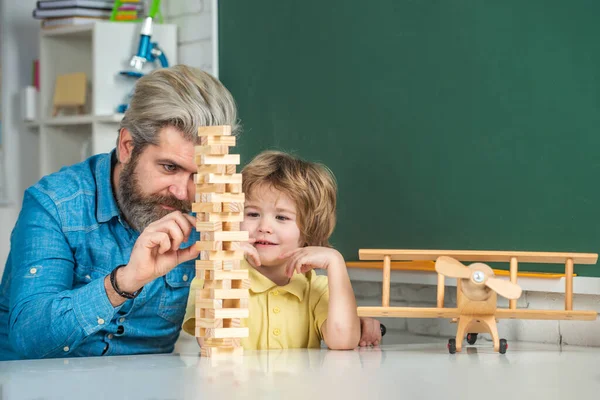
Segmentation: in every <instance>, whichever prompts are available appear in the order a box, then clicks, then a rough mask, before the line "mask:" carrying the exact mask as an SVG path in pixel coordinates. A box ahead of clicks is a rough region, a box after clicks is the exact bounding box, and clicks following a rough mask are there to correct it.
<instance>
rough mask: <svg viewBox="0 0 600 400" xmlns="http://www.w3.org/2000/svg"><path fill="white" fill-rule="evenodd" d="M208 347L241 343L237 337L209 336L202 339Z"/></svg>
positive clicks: (238, 344)
mask: <svg viewBox="0 0 600 400" xmlns="http://www.w3.org/2000/svg"><path fill="white" fill-rule="evenodd" d="M204 343H205V344H206V345H207V346H208V347H235V346H240V345H241V340H240V339H239V338H218V339H217V338H209V339H206V340H205V341H204Z"/></svg>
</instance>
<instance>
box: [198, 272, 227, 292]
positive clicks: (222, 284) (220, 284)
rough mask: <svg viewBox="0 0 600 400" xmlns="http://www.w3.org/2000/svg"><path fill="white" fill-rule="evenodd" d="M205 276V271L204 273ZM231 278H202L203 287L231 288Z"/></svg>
mask: <svg viewBox="0 0 600 400" xmlns="http://www.w3.org/2000/svg"><path fill="white" fill-rule="evenodd" d="M204 276H206V272H205V273H204ZM231 282H232V281H231V279H222V280H211V279H205V280H204V289H232V287H231Z"/></svg>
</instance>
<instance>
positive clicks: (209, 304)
mask: <svg viewBox="0 0 600 400" xmlns="http://www.w3.org/2000/svg"><path fill="white" fill-rule="evenodd" d="M202 308H206V309H215V308H223V300H216V299H199V298H198V297H197V296H196V310H198V309H202Z"/></svg>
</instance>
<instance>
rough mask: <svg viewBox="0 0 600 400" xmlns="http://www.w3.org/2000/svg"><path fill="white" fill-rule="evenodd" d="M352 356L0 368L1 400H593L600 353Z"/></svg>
mask: <svg viewBox="0 0 600 400" xmlns="http://www.w3.org/2000/svg"><path fill="white" fill-rule="evenodd" d="M406 342H407V343H406V344H399V345H383V346H382V347H380V348H369V349H360V350H355V351H328V350H282V351H254V352H253V351H246V352H245V354H244V356H243V357H242V358H238V359H235V358H233V359H232V358H230V359H222V360H219V359H205V358H200V357H199V356H198V353H197V347H196V345H195V343H191V344H190V345H185V346H179V349H178V351H180V352H179V353H174V354H165V355H140V356H115V357H94V358H71V359H50V360H29V361H8V362H0V385H1V387H2V392H1V393H2V394H1V396H0V399H1V400H6V399H10V400H13V399H15V400H16V399H86V400H87V399H212V398H215V399H231V398H250V399H283V398H285V399H288V398H290V399H308V400H314V399H324V398H326V399H338V398H339V399H434V398H440V399H448V398H449V399H503V400H504V399H509V400H514V399H598V398H600V349H598V348H582V347H571V346H566V347H563V348H562V349H561V348H560V347H559V346H557V345H542V344H535V343H510V342H509V349H508V352H507V353H506V354H505V355H499V354H497V353H494V352H493V351H492V348H491V344H490V343H489V342H487V341H481V343H478V344H477V345H476V346H475V347H471V348H470V349H468V348H463V352H462V353H457V354H455V355H450V354H448V351H447V349H446V346H445V343H446V340H442V339H437V338H424V337H417V338H414V337H413V338H409V339H407V340H406Z"/></svg>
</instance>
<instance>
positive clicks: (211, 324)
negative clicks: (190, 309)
mask: <svg viewBox="0 0 600 400" xmlns="http://www.w3.org/2000/svg"><path fill="white" fill-rule="evenodd" d="M196 327H197V328H222V327H223V320H222V319H214V318H196Z"/></svg>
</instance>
